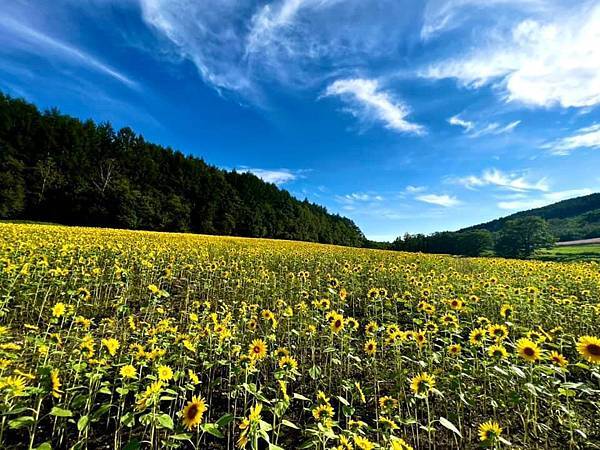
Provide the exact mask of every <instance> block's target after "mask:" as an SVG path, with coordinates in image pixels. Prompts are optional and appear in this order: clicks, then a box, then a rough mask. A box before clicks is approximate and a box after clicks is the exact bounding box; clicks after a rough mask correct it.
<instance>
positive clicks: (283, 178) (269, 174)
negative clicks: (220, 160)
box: [235, 167, 305, 186]
mask: <svg viewBox="0 0 600 450" xmlns="http://www.w3.org/2000/svg"><path fill="white" fill-rule="evenodd" d="M235 170H236V172H240V173H252V174H254V175H256V176H257V177H258V178H260V179H261V180H263V181H266V182H267V183H273V184H276V185H278V186H279V185H281V184H285V183H289V182H291V181H294V180H297V179H298V178H301V177H302V176H303V175H302V174H303V173H304V172H305V171H304V170H296V171H294V170H290V169H275V170H271V169H256V168H249V167H242V168H239V169H235Z"/></svg>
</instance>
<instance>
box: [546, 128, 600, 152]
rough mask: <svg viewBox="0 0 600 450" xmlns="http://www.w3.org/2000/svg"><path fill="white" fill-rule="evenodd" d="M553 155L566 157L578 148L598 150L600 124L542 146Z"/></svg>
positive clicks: (599, 144) (599, 145)
mask: <svg viewBox="0 0 600 450" xmlns="http://www.w3.org/2000/svg"><path fill="white" fill-rule="evenodd" d="M542 148H546V149H549V150H550V151H551V152H552V153H553V154H555V155H568V154H569V153H571V152H572V151H573V150H576V149H578V148H596V149H600V124H595V125H592V126H589V127H586V128H581V129H579V130H577V132H576V133H575V134H573V135H571V136H567V137H564V138H561V139H558V140H556V141H554V142H549V143H547V144H544V145H542Z"/></svg>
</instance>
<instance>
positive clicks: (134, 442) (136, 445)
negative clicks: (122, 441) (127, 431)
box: [123, 439, 140, 450]
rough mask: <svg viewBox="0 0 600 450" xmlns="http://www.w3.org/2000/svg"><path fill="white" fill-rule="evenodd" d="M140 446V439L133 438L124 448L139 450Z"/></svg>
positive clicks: (125, 449)
mask: <svg viewBox="0 0 600 450" xmlns="http://www.w3.org/2000/svg"><path fill="white" fill-rule="evenodd" d="M139 448H140V441H138V440H137V439H133V440H131V441H129V442H128V443H127V444H126V445H125V447H123V450H138V449H139Z"/></svg>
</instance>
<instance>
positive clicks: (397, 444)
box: [390, 437, 414, 450]
mask: <svg viewBox="0 0 600 450" xmlns="http://www.w3.org/2000/svg"><path fill="white" fill-rule="evenodd" d="M390 450H414V449H413V447H412V446H411V445H409V444H408V442H406V441H405V440H404V439H401V438H398V437H394V438H392V441H391V442H390Z"/></svg>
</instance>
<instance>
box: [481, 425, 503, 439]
mask: <svg viewBox="0 0 600 450" xmlns="http://www.w3.org/2000/svg"><path fill="white" fill-rule="evenodd" d="M478 431H479V440H480V441H482V442H493V441H495V440H496V439H498V437H500V434H501V433H502V428H500V425H499V424H498V422H494V421H492V420H488V421H487V422H484V423H482V424H481V425H479V430H478Z"/></svg>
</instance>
